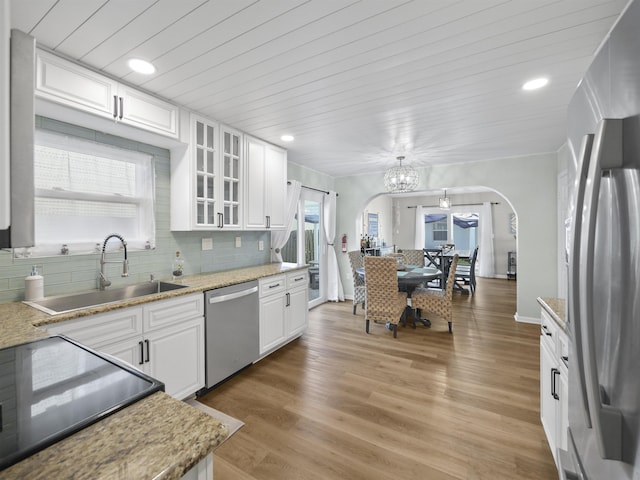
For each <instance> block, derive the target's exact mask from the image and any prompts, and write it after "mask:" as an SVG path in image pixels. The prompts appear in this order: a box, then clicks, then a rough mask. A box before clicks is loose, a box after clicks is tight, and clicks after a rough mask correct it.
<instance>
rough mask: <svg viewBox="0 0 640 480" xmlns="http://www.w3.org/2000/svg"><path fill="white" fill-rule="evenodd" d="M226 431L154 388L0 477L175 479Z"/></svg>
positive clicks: (3, 472) (213, 420)
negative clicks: (126, 405)
mask: <svg viewBox="0 0 640 480" xmlns="http://www.w3.org/2000/svg"><path fill="white" fill-rule="evenodd" d="M228 435H229V429H228V428H227V427H226V426H225V425H224V424H222V423H221V422H220V421H219V420H216V419H214V418H212V417H210V416H209V415H207V414H206V413H204V412H201V411H200V410H198V409H196V408H193V407H192V406H190V405H188V404H186V403H184V402H181V401H179V400H175V399H174V398H172V397H170V396H169V395H167V394H166V393H163V392H158V393H155V394H153V395H151V396H149V397H146V398H144V399H142V400H140V401H139V402H136V403H134V404H133V405H131V406H129V407H127V408H125V409H124V410H121V411H119V412H117V413H115V414H113V415H110V416H109V417H107V418H105V419H104V420H102V421H100V422H98V423H94V424H93V425H90V426H89V427H87V428H85V429H83V430H80V431H79V432H77V433H75V434H74V435H72V436H70V437H68V438H66V439H64V440H61V441H59V442H57V443H55V444H53V445H52V446H50V447H49V448H46V449H44V450H41V451H39V452H37V453H35V454H33V455H31V456H30V457H28V458H26V459H25V460H23V461H21V462H18V463H16V464H14V465H12V466H10V467H9V468H7V469H5V470H3V471H2V472H1V473H0V477H2V478H3V479H24V478H29V479H47V480H49V479H54V478H91V479H92V480H100V479H104V480H112V479H133V478H135V479H157V480H160V479H162V480H173V479H179V478H181V477H182V476H183V475H184V474H185V473H186V472H187V471H189V470H190V469H191V468H192V467H193V466H195V465H196V464H197V463H198V462H199V461H200V460H202V459H203V458H205V457H206V456H207V455H208V454H209V453H210V452H211V451H213V450H214V449H215V447H217V446H218V445H219V444H220V443H221V442H222V441H223V440H224V439H225V438H227V436H228Z"/></svg>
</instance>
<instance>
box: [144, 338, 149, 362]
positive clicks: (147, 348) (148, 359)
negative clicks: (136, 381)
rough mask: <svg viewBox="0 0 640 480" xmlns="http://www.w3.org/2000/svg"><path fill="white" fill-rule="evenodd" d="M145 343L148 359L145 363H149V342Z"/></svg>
mask: <svg viewBox="0 0 640 480" xmlns="http://www.w3.org/2000/svg"><path fill="white" fill-rule="evenodd" d="M144 343H145V344H146V345H147V358H146V360H145V363H149V340H145V341H144Z"/></svg>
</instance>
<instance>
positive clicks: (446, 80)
mask: <svg viewBox="0 0 640 480" xmlns="http://www.w3.org/2000/svg"><path fill="white" fill-rule="evenodd" d="M555 57H558V56H554V57H553V58H555ZM578 57H580V55H578ZM559 58H561V59H563V60H566V58H565V57H562V56H560V57H559ZM556 63H557V62H556ZM508 66H509V65H507V66H505V67H508ZM463 67H464V68H467V67H466V66H463ZM464 68H462V69H461V71H462V72H465V69H464ZM503 70H504V68H503ZM477 75H478V74H477V73H476V76H477ZM465 76H467V75H465ZM424 80H426V78H424V79H422V81H424ZM452 80H453V79H452V78H451V76H448V77H446V78H445V79H443V80H442V81H441V83H443V84H445V85H447V84H449V83H450V82H451V81H452ZM489 80H493V79H492V78H489ZM518 80H520V79H519V78H518V79H516V81H518ZM381 81H382V82H384V81H386V80H385V79H384V78H383V79H382V80H381ZM417 81H421V80H420V79H418V80H417ZM473 82H474V83H477V79H474V80H473ZM516 84H517V85H519V84H520V83H519V82H518V83H516ZM405 87H406V85H405ZM426 87H428V88H431V89H433V88H435V87H436V85H435V84H428V85H425V88H426ZM382 92H384V89H382ZM348 93H350V94H351V93H352V92H348ZM294 97H295V96H294ZM289 98H292V96H289ZM301 98H304V96H302V97H301ZM276 100H277V101H279V100H281V99H276ZM325 100H326V97H325ZM216 108H217V110H218V111H219V112H221V114H224V112H225V111H224V109H223V108H221V107H220V106H219V105H217V106H216ZM234 120H236V119H234Z"/></svg>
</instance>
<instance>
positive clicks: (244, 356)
mask: <svg viewBox="0 0 640 480" xmlns="http://www.w3.org/2000/svg"><path fill="white" fill-rule="evenodd" d="M204 299H205V357H206V364H205V373H206V387H205V390H206V389H210V388H211V387H214V386H216V385H217V384H219V383H220V382H222V381H224V380H225V379H227V378H229V377H230V376H231V375H233V374H234V373H236V372H238V371H240V370H242V369H243V368H245V367H246V366H248V365H251V364H252V363H253V362H255V361H256V360H258V358H259V356H260V346H259V335H260V324H259V323H258V312H259V305H258V301H259V297H258V281H257V280H255V281H252V282H245V283H239V284H237V285H231V286H229V287H223V288H217V289H215V290H207V291H206V292H204Z"/></svg>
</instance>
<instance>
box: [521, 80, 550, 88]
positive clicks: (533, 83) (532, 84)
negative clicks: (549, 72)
mask: <svg viewBox="0 0 640 480" xmlns="http://www.w3.org/2000/svg"><path fill="white" fill-rule="evenodd" d="M547 83H549V79H548V78H535V79H533V80H529V81H528V82H527V83H525V84H524V85H522V89H523V90H537V89H538V88H542V87H544V86H545V85H546V84H547Z"/></svg>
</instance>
